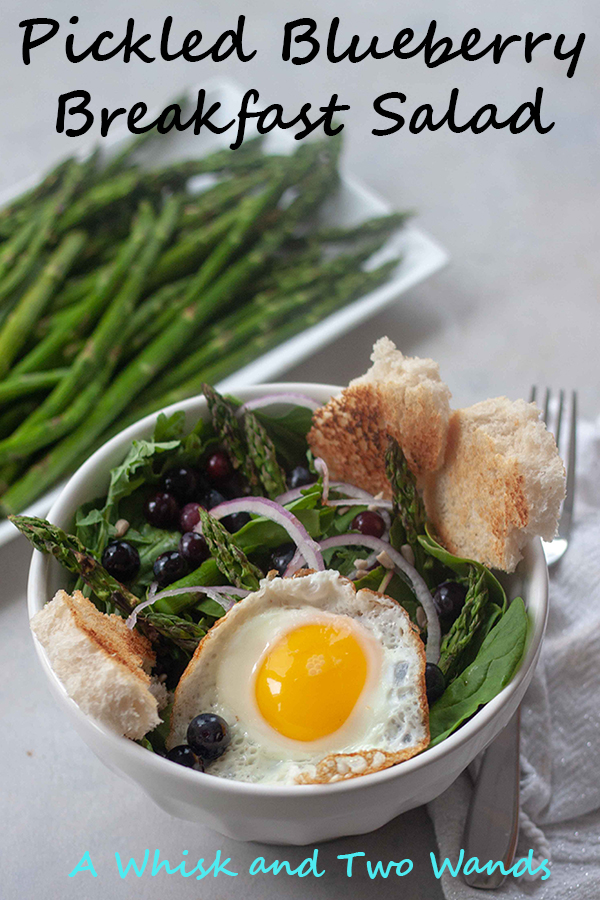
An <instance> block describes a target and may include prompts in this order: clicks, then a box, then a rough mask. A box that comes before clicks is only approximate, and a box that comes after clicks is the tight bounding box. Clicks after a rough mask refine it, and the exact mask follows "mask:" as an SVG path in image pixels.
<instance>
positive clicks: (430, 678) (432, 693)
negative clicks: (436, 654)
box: [425, 663, 446, 706]
mask: <svg viewBox="0 0 600 900" xmlns="http://www.w3.org/2000/svg"><path fill="white" fill-rule="evenodd" d="M425 689H426V691H427V702H428V703H429V705H430V706H431V704H432V703H435V701H436V700H438V699H439V698H440V697H441V696H442V694H443V693H444V691H445V690H446V679H445V677H444V673H443V672H442V670H441V669H440V668H438V666H436V665H434V663H427V664H426V666H425Z"/></svg>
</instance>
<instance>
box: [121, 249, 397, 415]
mask: <svg viewBox="0 0 600 900" xmlns="http://www.w3.org/2000/svg"><path fill="white" fill-rule="evenodd" d="M397 265H398V260H391V261H390V262H388V263H385V264H384V265H383V266H380V267H379V268H378V269H375V270H373V271H372V272H358V273H354V274H352V275H348V276H346V278H344V279H341V280H340V281H339V282H338V283H337V284H334V285H332V286H328V289H326V291H325V293H326V296H325V298H324V299H322V300H320V301H319V302H315V301H316V300H318V298H319V296H321V295H322V291H321V289H320V288H319V289H318V290H315V289H305V290H304V291H299V292H298V293H297V294H294V295H292V296H291V297H290V298H288V299H289V307H286V306H285V305H282V306H281V307H280V308H277V306H276V305H275V304H273V305H272V307H271V309H273V310H277V312H276V318H275V321H273V320H272V319H271V318H270V315H269V311H268V307H267V309H265V310H263V309H260V310H259V313H258V316H254V317H250V316H248V315H247V311H246V310H245V309H242V310H238V311H236V313H235V314H232V315H231V316H230V317H229V318H228V319H227V320H225V322H223V323H221V324H223V325H226V326H227V327H226V328H225V330H224V331H223V330H221V328H220V323H217V324H216V325H215V326H214V327H213V329H212V330H211V332H210V337H209V340H208V341H207V343H206V345H205V346H203V347H200V348H199V350H198V351H197V353H195V354H193V355H192V357H189V359H190V360H192V359H193V361H194V370H193V371H194V372H195V374H193V375H191V377H189V373H188V377H187V380H182V381H180V382H179V383H178V384H177V383H176V384H175V385H173V386H172V387H171V389H170V390H166V391H164V392H163V391H162V389H161V388H162V386H163V380H162V379H161V381H160V382H158V385H157V386H155V385H151V386H150V388H149V389H148V391H147V392H146V393H144V395H143V398H141V399H142V400H143V403H144V405H143V406H140V407H138V408H137V409H136V411H135V413H133V414H130V415H129V416H128V417H127V418H126V419H124V420H122V421H121V422H120V423H119V427H118V428H117V430H118V431H120V430H121V429H122V428H125V427H126V426H127V425H129V424H131V422H134V421H136V420H137V419H139V418H142V417H143V416H146V415H149V414H150V413H153V412H155V411H156V410H157V409H163V408H164V407H166V406H170V405H171V404H173V403H179V402H181V401H182V400H185V399H186V398H187V397H192V396H194V394H197V393H199V392H200V391H202V389H203V384H204V382H209V383H211V384H216V383H217V382H218V381H220V380H221V379H222V378H226V377H227V376H228V375H231V373H232V372H236V371H238V369H240V368H242V367H243V366H245V365H247V364H248V363H250V362H252V361H253V360H254V359H255V358H256V357H257V356H259V355H260V354H261V353H265V352H267V351H268V350H270V349H271V348H272V347H276V346H278V345H279V344H281V343H283V341H285V340H288V339H289V338H291V337H293V336H294V335H295V334H297V333H298V332H299V331H303V330H305V329H306V328H309V327H310V326H311V325H316V324H317V323H318V322H320V321H321V320H322V319H324V318H325V317H326V316H328V315H330V314H331V313H333V312H335V311H336V310H337V309H339V308H340V307H342V306H344V305H345V304H346V303H348V302H350V301H351V300H352V299H353V297H356V296H360V295H361V294H363V293H366V292H367V291H369V290H373V289H374V288H375V287H377V286H378V285H380V284H382V283H383V282H385V281H386V280H387V278H388V277H389V275H390V273H391V271H392V270H393V269H394V268H395V267H396V266H397ZM306 307H308V308H306ZM286 312H288V313H293V317H292V318H291V319H286V318H285V313H286ZM280 315H282V316H284V320H283V322H281V321H280V318H279V317H280ZM184 367H185V368H184ZM184 371H187V360H184V361H183V362H182V364H181V367H176V368H175V369H174V370H173V375H174V376H175V375H176V373H179V374H183V372H184ZM183 377H184V378H186V375H184V376H183ZM115 433H116V432H115Z"/></svg>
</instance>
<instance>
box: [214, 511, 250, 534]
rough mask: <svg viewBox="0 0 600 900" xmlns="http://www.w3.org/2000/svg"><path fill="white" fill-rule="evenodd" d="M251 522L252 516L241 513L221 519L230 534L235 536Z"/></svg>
mask: <svg viewBox="0 0 600 900" xmlns="http://www.w3.org/2000/svg"><path fill="white" fill-rule="evenodd" d="M249 521H250V516H249V515H248V513H245V512H239V513H232V514H231V515H230V516H224V517H223V518H222V519H221V524H222V525H224V526H225V528H226V529H227V531H228V532H229V534H235V532H236V531H239V530H240V528H243V527H244V525H247V524H248V522H249Z"/></svg>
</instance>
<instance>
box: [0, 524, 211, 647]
mask: <svg viewBox="0 0 600 900" xmlns="http://www.w3.org/2000/svg"><path fill="white" fill-rule="evenodd" d="M10 521H11V522H12V523H13V525H14V526H15V527H16V528H18V529H19V531H20V532H21V534H24V535H25V537H26V538H27V539H28V540H29V541H31V543H32V544H33V546H34V547H35V549H36V550H39V551H41V552H42V553H45V554H49V555H50V556H53V557H54V558H55V559H56V560H58V562H59V563H60V564H61V565H62V566H64V567H65V569H68V571H69V572H73V573H74V574H75V575H79V576H80V577H81V578H82V579H83V581H85V583H86V584H88V585H89V586H90V587H91V589H92V590H93V592H94V594H96V596H97V597H98V599H99V600H101V601H102V602H103V603H104V604H106V606H107V607H108V608H109V609H114V608H117V609H119V610H121V611H122V612H125V613H127V612H130V611H131V610H132V609H134V608H135V607H136V606H137V605H138V604H139V602H140V601H139V598H138V597H136V596H135V594H132V593H131V591H130V590H128V589H127V588H126V587H125V586H124V585H123V584H121V582H120V581H117V580H116V579H115V578H113V577H112V576H111V575H109V574H108V572H107V571H106V569H105V568H104V567H103V566H102V565H101V564H100V563H99V562H98V560H97V559H95V558H94V557H93V556H91V555H90V554H89V553H88V552H87V551H86V549H85V547H84V546H83V544H82V543H81V541H80V540H79V539H78V538H77V537H75V535H72V534H67V533H66V532H64V531H62V529H60V528H57V527H56V525H51V524H50V523H49V522H46V521H45V520H44V519H35V518H32V517H29V516H12V517H11V519H10ZM139 619H140V620H141V624H142V625H143V626H145V628H144V630H147V628H148V626H150V628H153V629H155V630H156V632H158V633H159V634H161V635H163V636H164V637H167V638H169V639H170V640H172V641H174V643H176V644H178V645H179V646H182V647H183V648H184V649H185V650H192V651H193V650H194V648H195V646H196V645H197V643H198V641H199V640H200V638H201V637H203V635H204V634H205V631H204V629H203V628H200V627H199V626H197V625H195V623H194V622H188V621H187V620H185V619H180V618H178V617H176V616H167V615H164V614H154V613H152V611H151V610H148V609H145V610H142V611H141V612H140V614H139ZM150 633H151V632H150Z"/></svg>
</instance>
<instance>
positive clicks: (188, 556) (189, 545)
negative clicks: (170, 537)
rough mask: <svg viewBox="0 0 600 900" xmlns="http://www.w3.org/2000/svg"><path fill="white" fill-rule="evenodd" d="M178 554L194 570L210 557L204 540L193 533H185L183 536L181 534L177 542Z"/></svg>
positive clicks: (199, 535)
mask: <svg viewBox="0 0 600 900" xmlns="http://www.w3.org/2000/svg"><path fill="white" fill-rule="evenodd" d="M179 552H180V553H181V555H182V556H183V558H184V559H185V561H186V562H188V563H189V564H190V566H193V568H195V569H197V568H198V566H200V565H202V563H203V562H204V560H205V559H208V557H209V556H210V550H209V549H208V544H207V543H206V540H205V538H204V537H202V535H201V534H198V533H197V532H195V531H187V532H186V533H185V534H182V536H181V540H180V541H179Z"/></svg>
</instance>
